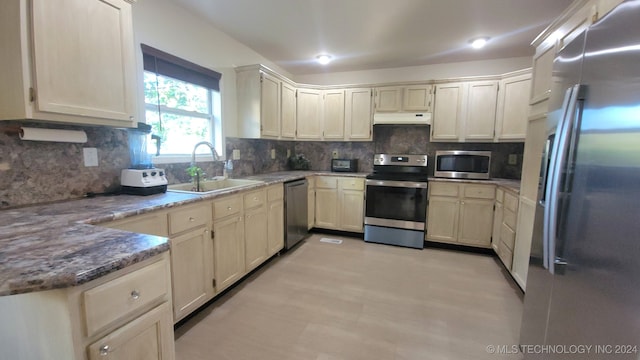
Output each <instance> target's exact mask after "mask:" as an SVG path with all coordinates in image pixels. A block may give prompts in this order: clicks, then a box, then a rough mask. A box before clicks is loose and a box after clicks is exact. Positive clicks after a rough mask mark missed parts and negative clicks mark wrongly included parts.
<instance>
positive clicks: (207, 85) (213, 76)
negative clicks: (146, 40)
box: [142, 45, 223, 162]
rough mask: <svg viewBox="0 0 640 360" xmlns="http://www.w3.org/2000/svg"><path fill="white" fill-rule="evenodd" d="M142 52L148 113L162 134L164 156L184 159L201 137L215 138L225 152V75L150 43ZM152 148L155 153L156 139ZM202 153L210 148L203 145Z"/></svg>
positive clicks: (153, 127) (162, 152)
mask: <svg viewBox="0 0 640 360" xmlns="http://www.w3.org/2000/svg"><path fill="white" fill-rule="evenodd" d="M142 53H143V58H144V70H145V71H144V99H145V117H146V122H147V124H149V125H151V128H152V132H153V134H156V135H158V136H160V138H161V141H162V146H161V151H160V154H161V157H162V158H163V159H164V160H167V161H171V159H174V160H177V161H183V158H184V156H185V155H191V152H192V151H193V146H194V145H195V144H196V143H198V142H200V141H209V142H212V143H213V144H214V145H215V147H216V151H217V152H218V154H220V155H222V145H223V144H222V129H221V119H220V87H219V81H220V77H221V75H220V74H219V73H217V72H215V71H212V70H209V69H206V68H203V67H201V66H199V65H196V64H193V63H190V62H188V61H186V60H183V59H180V58H177V57H175V56H173V55H170V54H167V53H165V52H162V51H160V50H157V49H154V48H152V47H149V46H146V45H142ZM148 151H149V152H150V153H155V143H151V144H150V145H149V150H148ZM198 154H204V155H208V154H210V150H209V149H208V148H207V147H206V146H202V147H199V148H198ZM178 159H180V160H178ZM161 162H163V161H161Z"/></svg>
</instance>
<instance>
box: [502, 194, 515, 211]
mask: <svg viewBox="0 0 640 360" xmlns="http://www.w3.org/2000/svg"><path fill="white" fill-rule="evenodd" d="M504 208H505V209H507V210H511V211H513V212H514V213H517V212H518V197H517V196H515V195H513V194H511V193H508V192H505V193H504Z"/></svg>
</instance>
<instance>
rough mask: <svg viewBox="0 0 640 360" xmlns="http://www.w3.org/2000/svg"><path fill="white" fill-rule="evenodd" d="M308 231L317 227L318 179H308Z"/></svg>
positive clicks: (312, 177) (313, 177) (311, 177)
mask: <svg viewBox="0 0 640 360" xmlns="http://www.w3.org/2000/svg"><path fill="white" fill-rule="evenodd" d="M307 182H308V188H307V220H308V224H307V230H310V229H311V228H312V227H314V226H315V225H316V177H315V176H310V177H307Z"/></svg>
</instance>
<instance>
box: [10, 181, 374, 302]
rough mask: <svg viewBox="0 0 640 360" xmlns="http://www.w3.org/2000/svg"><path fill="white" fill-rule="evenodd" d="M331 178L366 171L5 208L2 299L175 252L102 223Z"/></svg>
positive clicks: (165, 243)
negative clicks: (202, 190) (212, 189)
mask: <svg viewBox="0 0 640 360" xmlns="http://www.w3.org/2000/svg"><path fill="white" fill-rule="evenodd" d="M324 175H333V176H347V177H362V178H364V177H365V176H366V175H367V174H366V173H342V172H340V173H336V172H329V171H281V172H274V173H265V174H259V175H253V176H248V177H244V178H245V179H253V180H260V181H262V183H259V184H255V185H251V186H247V187H242V188H237V189H229V190H223V191H216V192H214V193H211V194H204V195H202V194H188V193H178V192H171V191H168V192H166V193H163V194H157V195H149V196H135V195H118V196H104V197H95V198H83V199H76V200H68V201H62V202H56V203H51V204H36V205H33V206H26V207H20V208H13V209H4V210H0V214H1V215H2V216H0V234H1V235H0V296H6V295H15V294H23V293H30V292H36V291H45V290H53V289H61V288H67V287H73V286H77V285H80V284H84V283H86V282H89V281H92V280H95V279H98V278H100V277H102V276H104V275H107V274H109V273H111V272H114V271H117V270H121V269H124V268H126V267H127V266H130V265H133V264H136V263H138V262H141V261H144V260H146V259H148V258H151V257H153V256H155V255H158V254H161V253H163V252H166V251H169V249H170V243H169V239H168V238H166V237H159V236H154V235H146V234H137V233H131V232H126V231H121V230H117V229H110V228H105V227H102V226H100V224H102V223H106V222H110V221H114V220H120V219H125V218H128V217H131V216H136V215H141V214H145V213H149V212H153V211H157V210H162V209H170V208H174V207H177V206H182V205H187V204H192V203H197V202H200V201H207V200H212V199H215V198H217V197H221V196H226V195H231V194H235V193H238V192H241V191H247V190H250V189H259V188H261V187H265V186H269V185H273V184H277V183H284V182H288V181H294V180H298V179H302V178H305V177H307V176H324Z"/></svg>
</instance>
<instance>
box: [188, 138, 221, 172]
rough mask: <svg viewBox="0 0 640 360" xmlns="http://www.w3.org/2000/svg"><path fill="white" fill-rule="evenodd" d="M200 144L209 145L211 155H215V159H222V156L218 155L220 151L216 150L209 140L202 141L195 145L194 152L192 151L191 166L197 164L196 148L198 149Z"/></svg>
mask: <svg viewBox="0 0 640 360" xmlns="http://www.w3.org/2000/svg"><path fill="white" fill-rule="evenodd" d="M200 145H207V146H208V147H209V149H210V150H211V155H213V161H218V160H220V156H219V155H218V152H216V148H215V147H214V146H213V144H212V143H210V142H208V141H200V142H199V143H197V144H196V146H194V147H193V152H192V153H191V166H195V165H196V149H198V146H200Z"/></svg>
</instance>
